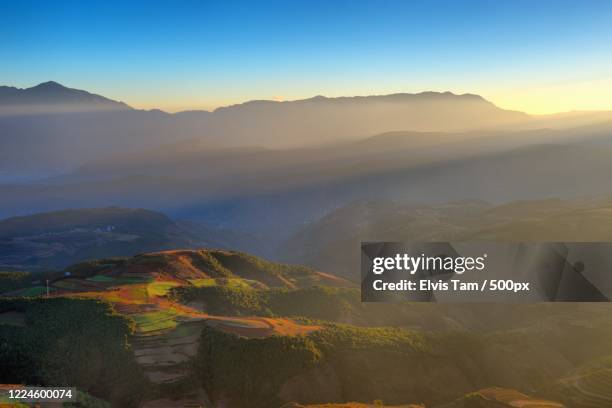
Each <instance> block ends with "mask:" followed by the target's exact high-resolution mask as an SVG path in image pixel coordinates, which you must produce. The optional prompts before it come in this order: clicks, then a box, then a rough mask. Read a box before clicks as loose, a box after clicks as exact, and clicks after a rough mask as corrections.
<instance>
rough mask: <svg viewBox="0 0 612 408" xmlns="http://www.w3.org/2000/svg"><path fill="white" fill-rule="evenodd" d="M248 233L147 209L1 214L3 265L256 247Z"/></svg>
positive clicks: (50, 264)
mask: <svg viewBox="0 0 612 408" xmlns="http://www.w3.org/2000/svg"><path fill="white" fill-rule="evenodd" d="M248 242H254V239H253V240H252V241H251V240H250V239H249V237H248V236H246V235H244V234H240V235H239V234H234V233H232V232H231V231H224V230H219V229H212V228H209V227H206V226H204V225H202V224H198V223H194V222H186V221H175V220H172V219H170V218H168V217H167V216H165V215H164V214H161V213H157V212H154V211H149V210H143V209H126V208H116V207H109V208H95V209H79V210H64V211H56V212H49V213H41V214H35V215H31V216H26V217H12V218H7V219H4V220H0V268H10V269H32V268H34V269H41V268H42V269H44V268H63V267H65V266H67V265H69V264H71V263H74V262H78V261H84V260H87V259H91V258H100V257H117V256H130V255H134V254H137V253H141V252H146V251H153V250H162V249H174V248H196V247H215V248H229V247H235V248H245V249H247V248H248V249H253V248H254V247H256V246H257V245H256V244H254V246H251V245H250V244H248Z"/></svg>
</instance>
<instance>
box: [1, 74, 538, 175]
mask: <svg viewBox="0 0 612 408" xmlns="http://www.w3.org/2000/svg"><path fill="white" fill-rule="evenodd" d="M529 119H530V118H529V116H528V115H526V114H524V113H520V112H513V111H507V110H503V109H500V108H498V107H496V106H495V105H493V104H492V103H490V102H488V101H486V100H485V99H483V98H481V97H480V96H477V95H471V94H465V95H455V94H452V93H450V92H446V93H436V92H424V93H420V94H394V95H385V96H366V97H343V98H325V97H322V96H318V97H314V98H311V99H305V100H298V101H289V102H275V101H251V102H246V103H243V104H238V105H233V106H229V107H224V108H219V109H217V110H215V111H213V112H207V111H189V112H180V113H177V114H167V113H165V112H162V111H158V110H154V111H143V110H137V109H132V108H130V107H129V106H127V105H126V104H124V103H122V102H116V101H113V100H110V99H107V98H105V97H103V96H99V95H95V94H91V93H88V92H85V91H81V90H76V89H70V88H66V87H64V86H62V85H60V84H58V83H55V82H45V83H43V84H40V85H37V86H35V87H32V88H27V89H18V88H13V87H0V182H2V181H15V180H24V179H32V178H38V179H40V178H45V177H48V176H50V175H55V174H58V173H65V172H68V171H70V170H73V169H74V168H75V167H77V166H80V165H83V164H85V163H88V162H91V161H95V160H99V159H104V158H108V157H112V156H114V155H116V154H119V153H121V154H124V153H127V152H138V151H142V150H146V149H150V148H155V147H159V146H163V145H166V144H172V143H176V142H179V141H184V140H192V139H196V140H199V141H201V142H202V143H204V144H206V145H207V146H209V147H214V146H225V147H229V146H234V147H235V146H266V147H304V146H313V145H321V144H330V143H338V142H340V141H346V140H355V139H359V138H365V137H368V136H371V135H375V134H379V133H383V132H390V131H402V130H410V131H426V132H429V131H436V132H439V131H444V132H450V131H452V132H455V131H466V130H473V129H483V128H492V127H499V126H511V125H514V124H517V123H523V122H525V121H528V120H529Z"/></svg>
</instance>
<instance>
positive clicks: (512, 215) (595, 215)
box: [283, 198, 612, 279]
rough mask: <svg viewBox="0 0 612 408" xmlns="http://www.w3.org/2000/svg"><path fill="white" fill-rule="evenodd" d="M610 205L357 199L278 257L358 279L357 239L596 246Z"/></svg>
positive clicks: (605, 233)
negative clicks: (569, 243) (425, 203)
mask: <svg viewBox="0 0 612 408" xmlns="http://www.w3.org/2000/svg"><path fill="white" fill-rule="evenodd" d="M611 213H612V207H611V205H610V200H608V199H604V198H600V199H599V200H595V199H593V200H560V199H546V200H532V201H512V202H509V203H506V204H500V205H494V204H490V203H486V202H484V201H459V202H451V203H446V204H437V205H424V204H414V203H411V202H406V201H358V202H354V203H352V204H350V205H347V206H345V207H342V208H340V209H338V210H336V211H333V212H332V213H330V214H328V215H327V216H325V217H323V218H322V219H321V220H319V221H318V222H316V223H313V224H311V225H309V226H307V227H305V228H304V229H303V230H302V231H301V232H299V233H298V234H297V235H295V236H294V237H293V239H291V240H290V241H289V242H288V243H287V245H286V246H285V247H284V249H283V254H284V259H286V260H291V261H293V262H300V263H304V264H307V265H311V266H313V267H315V268H321V269H323V270H328V271H332V272H334V273H336V274H339V275H342V276H345V277H347V278H349V279H356V278H357V277H358V275H359V271H360V269H359V268H360V265H359V262H360V257H359V251H360V242H361V241H399V242H402V241H405V242H409V241H433V242H439V241H462V240H467V241H508V242H516V241H536V242H538V241H540V242H546V241H551V242H557V241H567V242H576V241H585V242H588V241H602V242H607V241H610V240H611V239H612V233H611V231H612V222H611V219H610V214H611Z"/></svg>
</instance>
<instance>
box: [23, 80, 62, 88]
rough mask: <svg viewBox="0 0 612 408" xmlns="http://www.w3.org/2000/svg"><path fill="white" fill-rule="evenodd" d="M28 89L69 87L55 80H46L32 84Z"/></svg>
mask: <svg viewBox="0 0 612 408" xmlns="http://www.w3.org/2000/svg"><path fill="white" fill-rule="evenodd" d="M30 89H69V88H67V87H65V86H64V85H62V84H60V83H58V82H55V81H47V82H41V83H40V84H38V85H36V86H33V87H32V88H30Z"/></svg>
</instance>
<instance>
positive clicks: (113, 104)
mask: <svg viewBox="0 0 612 408" xmlns="http://www.w3.org/2000/svg"><path fill="white" fill-rule="evenodd" d="M126 109H131V108H130V107H129V106H128V105H126V104H125V103H123V102H117V101H113V100H111V99H108V98H105V97H103V96H100V95H96V94H92V93H89V92H86V91H82V90H78V89H72V88H67V87H65V86H63V85H61V84H58V83H57V82H54V81H48V82H43V83H41V84H38V85H36V86H33V87H31V88H25V89H21V88H14V87H8V86H1V87H0V114H1V115H10V114H33V113H61V112H86V111H97V110H126Z"/></svg>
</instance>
